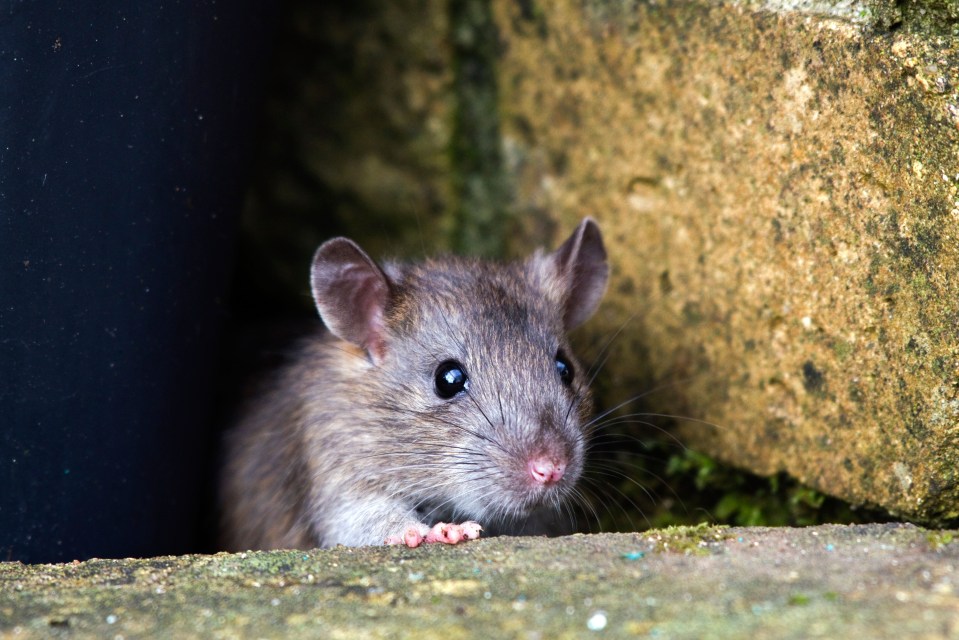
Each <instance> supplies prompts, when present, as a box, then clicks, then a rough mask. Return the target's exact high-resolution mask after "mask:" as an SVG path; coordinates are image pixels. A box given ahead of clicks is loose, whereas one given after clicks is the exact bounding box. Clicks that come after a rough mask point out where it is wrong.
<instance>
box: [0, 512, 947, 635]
mask: <svg viewBox="0 0 959 640" xmlns="http://www.w3.org/2000/svg"><path fill="white" fill-rule="evenodd" d="M954 535H955V534H954V533H953V532H943V531H938V532H930V531H926V530H924V529H921V528H918V527H914V526H911V525H869V526H850V527H842V526H820V527H814V528H808V529H764V528H746V529H725V528H689V529H684V528H679V529H667V530H661V531H651V532H647V533H642V534H600V535H576V536H572V537H568V538H560V539H546V538H493V539H489V540H479V541H477V542H471V543H468V544H464V545H460V546H457V547H443V546H439V545H437V546H432V545H431V546H426V547H420V548H418V549H405V548H386V547H379V548H361V549H346V548H337V549H332V550H318V551H275V552H256V553H242V554H236V555H227V554H220V555H215V556H183V557H179V558H150V559H143V560H90V561H88V562H82V563H74V564H62V565H33V566H24V565H21V564H19V563H0V638H4V640H6V639H8V638H10V639H12V638H41V637H42V638H48V637H97V638H147V637H149V638H157V637H161V638H191V637H212V638H239V637H243V638H256V637H284V638H303V637H323V638H399V637H414V636H415V637H418V638H444V639H449V638H464V637H484V638H582V637H596V638H601V637H611V638H617V637H653V638H809V637H826V638H838V637H849V638H883V637H888V638H949V637H956V635H957V634H959V595H957V593H956V590H957V587H959V571H957V568H959V543H955V542H953V541H952V540H953V536H954Z"/></svg>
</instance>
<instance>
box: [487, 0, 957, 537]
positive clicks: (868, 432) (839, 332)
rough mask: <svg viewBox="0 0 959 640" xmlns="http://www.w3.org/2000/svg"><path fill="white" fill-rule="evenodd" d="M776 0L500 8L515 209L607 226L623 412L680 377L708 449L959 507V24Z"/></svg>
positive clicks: (854, 488)
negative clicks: (632, 399) (790, 6)
mask: <svg viewBox="0 0 959 640" xmlns="http://www.w3.org/2000/svg"><path fill="white" fill-rule="evenodd" d="M779 4H782V3H779ZM826 4H830V3H826ZM831 4H840V5H843V6H845V5H851V4H855V3H831ZM914 4H915V3H896V7H901V8H902V10H903V11H905V10H906V9H908V10H909V11H914V12H919V11H920V10H919V9H917V8H916V7H915V6H914ZM747 5H748V6H747ZM867 5H868V7H873V8H875V7H879V8H882V7H886V5H891V3H882V2H874V3H863V4H862V6H863V7H867ZM769 6H777V5H776V3H773V4H772V5H766V4H764V3H745V4H728V3H715V2H637V3H621V2H613V1H608V0H591V1H589V2H573V1H571V0H558V1H556V2H549V3H546V2H523V3H516V2H511V1H507V0H498V1H496V2H494V3H493V8H494V15H495V18H496V22H497V24H498V25H499V28H500V39H501V55H500V57H499V59H498V79H499V86H500V92H501V100H500V105H501V107H500V109H501V114H500V116H501V119H502V131H503V140H504V148H505V149H506V159H507V171H508V172H510V173H511V174H512V175H515V176H516V197H517V208H518V211H519V212H520V213H521V214H524V215H525V216H526V217H527V219H528V220H534V221H535V220H540V219H547V220H552V221H554V222H555V221H558V222H559V225H558V226H559V227H560V228H563V229H565V228H569V227H570V226H571V225H573V224H574V223H575V221H576V220H577V219H578V218H579V217H580V216H583V215H592V216H595V217H596V218H598V219H599V221H600V224H601V226H602V227H603V230H604V233H605V234H606V236H607V239H608V244H609V253H610V257H611V260H612V263H613V277H612V281H611V287H610V292H609V294H608V295H607V299H606V301H605V303H604V306H603V307H602V308H601V311H600V314H599V318H598V319H595V320H594V321H593V324H592V325H591V327H590V329H589V330H590V331H592V332H593V334H594V335H600V336H612V335H613V334H614V333H615V332H616V331H617V330H618V329H619V328H620V327H623V331H622V333H620V334H619V336H618V337H617V338H616V343H615V344H616V347H615V353H616V357H613V358H610V359H609V361H608V363H607V365H606V368H605V370H604V373H603V374H601V376H600V380H601V382H602V384H603V385H604V389H606V391H605V395H606V397H605V400H606V404H607V406H611V405H612V404H614V402H615V401H616V400H621V399H625V398H628V397H629V396H631V395H632V394H633V393H637V392H641V391H644V390H646V389H647V388H650V387H658V386H659V385H661V384H666V385H667V386H666V388H665V389H664V390H663V391H660V392H658V393H655V394H652V395H651V396H650V401H651V402H652V403H653V406H654V408H659V409H662V410H666V411H667V412H669V413H681V414H684V415H688V416H692V417H695V418H700V419H703V420H705V421H707V422H709V423H713V424H714V425H715V426H714V427H709V426H704V425H703V424H701V423H690V424H688V425H687V427H686V428H685V436H686V437H687V438H688V439H689V442H690V443H691V446H693V447H694V448H698V449H700V450H705V451H707V452H709V453H711V454H714V455H717V456H718V457H720V458H721V459H723V460H725V461H727V462H731V463H734V464H736V465H739V466H741V467H744V468H747V469H751V470H753V471H755V472H758V473H762V474H771V473H774V472H777V471H781V470H785V471H787V472H788V473H790V474H791V475H793V476H794V477H796V478H798V479H799V480H800V481H802V482H804V483H806V484H808V485H810V486H812V487H815V488H817V489H819V490H821V491H824V492H826V493H829V494H832V495H835V496H839V497H841V498H843V499H845V500H848V501H850V502H852V503H854V504H871V505H880V506H882V507H884V508H886V509H889V510H891V511H892V512H893V513H895V514H898V515H900V516H904V517H907V518H912V519H916V520H920V521H927V522H944V521H948V520H950V519H953V518H956V517H957V516H959V277H957V273H959V242H957V240H959V188H957V185H959V38H957V37H956V36H955V35H950V33H951V31H950V29H952V28H953V27H954V24H953V23H949V22H948V21H947V22H946V23H944V24H942V25H939V26H936V25H935V24H934V25H932V26H923V25H913V24H912V23H909V25H907V27H908V28H901V25H900V26H899V27H897V28H892V30H884V29H882V28H880V27H881V24H880V25H879V26H877V25H876V24H875V23H863V22H862V21H855V20H844V19H839V18H836V17H835V16H832V15H828V14H825V15H824V14H815V13H809V12H807V11H785V10H783V11H778V10H775V11H774V10H768V7H769ZM929 6H930V7H931V6H932V4H930V5H929ZM847 8H848V7H847ZM886 8H887V9H888V8H889V7H886ZM898 10H899V9H897V11H898ZM947 17H948V16H947ZM950 25H952V26H950ZM894 26H895V25H894ZM530 224H536V223H534V222H531V223H530ZM539 224H540V225H542V224H543V223H539ZM625 354H630V355H629V356H627V355H625ZM677 381H681V382H680V383H677V384H673V383H675V382H677Z"/></svg>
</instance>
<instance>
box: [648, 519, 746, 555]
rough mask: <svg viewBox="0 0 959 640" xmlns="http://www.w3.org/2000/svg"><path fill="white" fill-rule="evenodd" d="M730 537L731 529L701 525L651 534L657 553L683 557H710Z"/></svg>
mask: <svg viewBox="0 0 959 640" xmlns="http://www.w3.org/2000/svg"><path fill="white" fill-rule="evenodd" d="M729 537H730V534H729V527H726V526H713V525H707V524H699V525H696V526H676V527H667V528H665V529H658V530H656V531H653V532H651V533H650V534H649V536H648V538H647V539H648V540H650V541H651V542H652V543H653V551H655V552H657V553H680V554H683V555H697V556H699V555H708V554H709V553H711V550H715V549H717V548H719V547H720V546H721V545H720V544H719V543H721V542H723V541H725V540H728V539H729Z"/></svg>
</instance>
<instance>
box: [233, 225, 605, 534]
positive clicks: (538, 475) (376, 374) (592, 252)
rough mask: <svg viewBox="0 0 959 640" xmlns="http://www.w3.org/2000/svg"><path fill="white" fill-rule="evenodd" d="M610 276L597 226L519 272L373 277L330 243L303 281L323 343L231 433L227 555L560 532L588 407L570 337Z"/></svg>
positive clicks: (359, 259) (369, 266) (441, 267)
mask: <svg viewBox="0 0 959 640" xmlns="http://www.w3.org/2000/svg"><path fill="white" fill-rule="evenodd" d="M608 272H609V268H608V265H607V259H606V250H605V247H604V245H603V239H602V235H601V233H600V230H599V226H598V225H597V224H596V222H595V221H593V220H592V219H590V218H586V219H584V220H583V221H582V222H581V223H580V224H579V226H578V227H577V228H576V230H575V231H574V233H573V234H572V235H571V236H570V237H569V238H568V239H567V240H566V241H565V242H564V243H563V244H562V245H561V246H560V247H559V248H558V249H556V250H555V251H554V252H551V253H546V252H544V251H543V250H537V251H536V252H535V253H534V254H533V255H531V256H530V257H528V258H526V259H525V260H518V261H513V262H493V261H482V260H478V259H469V258H458V257H445V258H436V259H429V260H425V261H423V262H418V263H400V262H385V263H383V264H382V265H379V264H377V263H376V262H374V261H373V260H372V259H371V258H370V257H369V256H368V255H367V254H366V253H365V252H364V251H363V250H362V249H361V248H360V247H359V246H358V245H357V244H356V243H354V242H353V241H352V240H349V239H347V238H342V237H340V238H334V239H331V240H328V241H327V242H325V243H323V244H322V245H320V247H319V248H318V249H317V251H316V253H315V255H314V257H313V262H312V265H311V271H310V285H311V290H312V294H313V300H314V302H315V303H316V308H317V310H318V311H319V315H320V318H321V319H322V321H323V324H324V325H325V329H320V330H319V331H317V333H316V334H315V335H311V336H309V337H308V338H306V339H305V341H303V342H302V343H300V344H299V345H298V346H297V348H296V349H295V350H294V351H295V353H294V356H293V358H292V361H291V362H290V363H289V364H288V365H287V366H286V367H285V368H284V369H282V370H281V371H280V372H279V373H278V374H277V375H276V376H275V377H274V378H273V379H272V381H271V382H270V384H269V385H268V388H267V389H266V390H265V392H264V393H263V394H262V395H261V396H259V397H258V398H257V399H256V400H255V402H253V403H252V406H251V407H249V409H248V410H247V411H246V413H245V414H243V415H242V416H241V418H240V420H239V421H238V423H237V425H236V426H235V428H234V429H232V431H231V432H230V433H228V435H227V440H226V459H225V464H224V467H223V472H222V482H221V511H222V531H221V532H222V540H223V543H224V546H225V547H226V548H228V549H231V550H244V549H276V548H299V549H308V548H314V547H330V546H334V545H338V544H342V545H346V546H364V545H379V544H401V545H406V546H408V547H416V546H418V545H420V544H422V543H446V544H456V543H459V542H462V541H465V540H472V539H475V538H477V537H479V535H480V532H481V531H485V532H486V534H494V535H497V534H524V533H547V534H549V533H555V532H557V531H560V530H561V528H562V525H561V524H559V523H560V522H561V521H562V519H563V518H562V516H563V511H562V509H563V507H564V505H565V504H566V500H567V499H568V498H569V497H570V496H571V495H573V494H574V492H575V486H576V482H577V480H578V479H579V477H580V475H581V473H582V471H583V465H584V462H585V457H586V444H587V442H586V439H587V434H586V432H585V424H586V420H587V419H588V417H589V415H590V413H591V411H592V400H591V396H590V391H589V389H588V380H587V379H586V375H585V372H584V371H583V370H582V368H581V367H580V365H579V363H578V362H577V360H576V359H575V357H574V356H573V354H572V351H571V349H570V344H569V341H568V339H567V337H566V334H567V333H568V332H569V331H570V330H571V329H573V328H574V327H576V326H578V325H580V324H581V323H582V322H584V321H585V320H587V319H588V318H589V317H590V316H591V315H592V314H593V312H594V311H595V310H596V308H597V307H598V306H599V303H600V300H601V298H602V297H603V294H604V292H605V289H606V284H607V280H608ZM567 520H568V519H567Z"/></svg>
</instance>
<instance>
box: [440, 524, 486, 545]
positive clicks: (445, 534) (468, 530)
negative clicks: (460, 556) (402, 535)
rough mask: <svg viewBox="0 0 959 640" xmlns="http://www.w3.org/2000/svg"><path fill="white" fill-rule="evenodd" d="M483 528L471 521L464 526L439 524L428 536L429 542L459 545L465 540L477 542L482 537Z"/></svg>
mask: <svg viewBox="0 0 959 640" xmlns="http://www.w3.org/2000/svg"><path fill="white" fill-rule="evenodd" d="M482 530H483V527H481V526H480V525H479V523H477V522H473V521H472V520H469V521H467V522H464V523H463V524H452V523H450V524H447V523H445V522H438V523H436V525H435V526H434V527H433V528H432V529H430V532H429V533H428V534H426V541H427V542H441V543H443V544H457V543H459V542H462V541H463V540H476V539H477V538H479V536H480V531H482Z"/></svg>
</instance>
